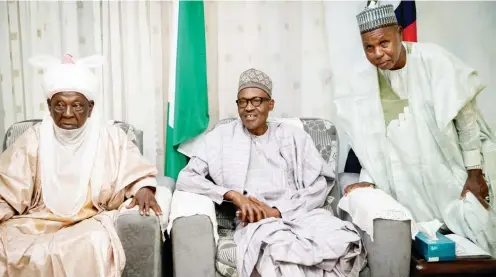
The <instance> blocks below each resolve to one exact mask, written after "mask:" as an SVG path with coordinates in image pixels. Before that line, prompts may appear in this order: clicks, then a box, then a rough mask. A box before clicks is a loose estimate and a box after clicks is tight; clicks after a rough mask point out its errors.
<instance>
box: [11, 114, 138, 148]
mask: <svg viewBox="0 0 496 277" xmlns="http://www.w3.org/2000/svg"><path fill="white" fill-rule="evenodd" d="M39 123H41V119H30V120H25V121H20V122H17V123H14V124H13V125H12V126H10V128H9V129H8V130H7V132H6V133H5V138H4V140H3V147H2V151H5V150H6V149H7V148H8V147H9V146H11V145H12V144H13V143H14V142H15V141H16V140H17V139H18V138H19V137H20V136H21V135H22V134H24V132H25V131H26V130H27V129H29V128H30V127H33V126H34V125H36V124H39ZM114 124H116V125H118V126H119V127H120V128H121V129H122V130H123V131H124V132H125V133H126V134H127V136H128V137H129V139H131V141H132V142H133V143H134V144H135V145H136V146H138V148H139V150H140V152H141V153H142V154H143V131H141V130H138V129H136V128H134V127H133V126H132V125H130V124H127V123H125V122H122V121H114Z"/></svg>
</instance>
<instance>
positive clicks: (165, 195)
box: [119, 185, 172, 241]
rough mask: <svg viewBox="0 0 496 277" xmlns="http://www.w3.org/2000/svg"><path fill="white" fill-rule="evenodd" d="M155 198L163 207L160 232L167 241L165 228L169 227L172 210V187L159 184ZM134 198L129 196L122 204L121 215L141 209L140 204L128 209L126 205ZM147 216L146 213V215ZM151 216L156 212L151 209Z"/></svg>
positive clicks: (163, 239) (160, 217)
mask: <svg viewBox="0 0 496 277" xmlns="http://www.w3.org/2000/svg"><path fill="white" fill-rule="evenodd" d="M155 199H157V203H158V205H159V206H160V208H161V209H162V215H161V216H159V222H160V231H161V232H160V233H161V234H162V241H165V235H164V233H165V230H166V227H167V223H168V219H169V212H170V203H171V201H172V191H171V189H170V188H168V187H166V186H160V185H158V186H157V187H156V192H155ZM132 200H133V199H132V198H129V199H127V200H126V201H125V202H124V203H122V204H121V206H120V208H119V216H120V215H122V214H125V213H134V212H138V210H139V205H136V206H134V207H133V208H132V209H127V208H126V207H127V206H128V205H129V204H131V201H132ZM144 216H146V215H144ZM149 216H155V213H154V212H153V210H151V209H150V215H149Z"/></svg>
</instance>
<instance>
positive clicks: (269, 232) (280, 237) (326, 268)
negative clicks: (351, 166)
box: [176, 68, 365, 277]
mask: <svg viewBox="0 0 496 277" xmlns="http://www.w3.org/2000/svg"><path fill="white" fill-rule="evenodd" d="M236 104H237V106H238V113H239V120H235V121H233V122H231V123H227V124H223V125H220V126H218V127H216V128H215V129H214V130H212V131H210V132H209V133H207V134H206V136H205V140H204V145H203V146H202V147H200V149H198V151H197V153H195V154H194V155H193V156H192V158H191V160H190V162H189V163H188V165H187V166H186V167H185V168H184V169H183V170H182V171H181V172H180V173H179V176H178V179H177V184H176V186H177V189H178V190H181V191H187V192H191V193H196V194H201V195H204V196H207V197H209V198H211V199H212V200H213V201H214V202H216V203H217V204H221V203H223V202H225V201H226V202H232V203H233V204H234V206H235V209H236V215H237V217H236V219H235V225H236V229H235V231H234V241H235V243H236V247H237V248H236V257H237V258H236V268H237V271H238V274H239V276H240V277H250V276H259V275H261V276H292V277H300V276H301V277H304V276H308V277H313V276H315V277H316V276H358V273H359V272H360V270H361V268H362V267H363V265H364V262H365V253H364V250H363V248H362V246H361V241H360V236H359V234H358V233H357V231H356V230H355V228H354V226H353V225H352V224H350V223H348V222H343V221H341V220H340V219H338V218H336V217H334V216H333V215H332V214H331V213H330V212H328V211H327V210H324V209H322V208H321V207H322V206H323V204H324V202H325V199H326V197H327V195H328V194H329V190H330V188H329V187H328V186H327V182H326V179H325V177H329V178H333V177H334V172H332V169H331V168H330V167H328V166H327V164H326V163H325V161H324V160H323V158H322V157H321V155H320V153H319V152H318V151H317V149H316V147H315V145H314V143H313V141H312V139H311V138H310V136H309V135H308V134H307V133H306V132H305V131H304V130H302V129H301V128H297V127H295V126H292V125H289V124H287V123H280V122H279V123H275V122H270V123H268V122H267V118H268V116H269V112H271V111H272V109H273V108H274V105H275V102H274V99H272V81H271V79H270V77H269V76H267V75H266V74H265V73H263V72H262V71H260V70H257V69H253V68H252V69H248V70H247V71H245V72H243V73H242V74H241V76H240V80H239V86H238V99H237V100H236ZM207 175H208V176H209V177H210V179H211V180H212V181H210V180H209V179H207V178H206V176H207ZM252 274H254V275H252ZM258 274H259V275H258Z"/></svg>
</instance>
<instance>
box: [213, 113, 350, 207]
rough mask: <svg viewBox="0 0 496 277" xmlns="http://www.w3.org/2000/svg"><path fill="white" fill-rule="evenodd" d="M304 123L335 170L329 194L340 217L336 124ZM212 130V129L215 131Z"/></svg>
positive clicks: (305, 120) (304, 126) (311, 120)
mask: <svg viewBox="0 0 496 277" xmlns="http://www.w3.org/2000/svg"><path fill="white" fill-rule="evenodd" d="M234 120H236V118H226V119H222V120H220V121H219V122H217V123H216V124H215V125H214V127H213V128H215V127H217V126H219V125H222V124H227V123H229V122H232V121H234ZM300 120H301V122H302V123H303V129H304V130H305V132H307V133H308V134H309V135H310V137H311V138H312V140H313V142H314V143H315V147H316V148H317V150H318V151H319V152H320V154H321V155H322V158H324V161H326V162H327V163H328V164H329V165H330V166H331V167H332V168H334V172H335V174H336V177H335V180H334V181H333V183H332V184H330V185H333V188H332V190H331V192H330V193H329V195H330V196H332V197H333V198H334V200H333V201H332V202H331V203H330V205H331V206H332V211H333V212H334V214H335V215H338V212H337V204H338V202H339V199H340V198H341V195H340V191H339V186H338V183H337V178H338V166H339V163H338V157H339V155H338V150H339V137H338V132H337V130H336V127H335V126H334V124H332V123H331V122H330V121H328V120H325V119H319V118H300ZM213 128H212V129H213Z"/></svg>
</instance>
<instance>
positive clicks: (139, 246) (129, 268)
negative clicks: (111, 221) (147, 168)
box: [2, 119, 166, 277]
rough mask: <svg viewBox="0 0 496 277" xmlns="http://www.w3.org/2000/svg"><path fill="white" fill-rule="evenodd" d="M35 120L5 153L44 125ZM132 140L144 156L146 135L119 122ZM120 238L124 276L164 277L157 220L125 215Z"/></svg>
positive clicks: (13, 135)
mask: <svg viewBox="0 0 496 277" xmlns="http://www.w3.org/2000/svg"><path fill="white" fill-rule="evenodd" d="M40 122H41V120H39V119H33V120H26V121H21V122H18V123H15V124H14V125H12V126H11V127H10V128H9V129H8V130H7V132H6V134H5V138H4V142H3V148H2V149H3V150H2V151H5V150H6V149H7V148H8V147H9V146H10V145H12V144H13V143H14V142H15V141H16V139H17V138H19V137H20V136H21V135H22V134H23V133H24V132H25V131H26V130H28V129H29V128H30V127H32V126H34V125H36V124H38V123H40ZM114 124H117V125H118V126H119V127H120V128H121V129H122V130H124V132H125V133H126V134H127V135H128V137H129V138H130V139H131V140H132V141H133V143H134V144H136V146H138V148H139V150H140V152H141V153H143V132H142V131H140V130H138V129H135V128H134V127H133V126H131V125H129V124H127V123H124V122H120V121H116V122H114ZM157 182H158V185H160V186H165V185H166V184H165V179H157ZM116 229H117V234H118V236H119V238H120V240H121V242H122V245H123V248H124V252H125V254H126V267H125V269H124V273H123V275H122V276H126V277H131V276H147V277H148V276H149V277H161V276H162V270H163V256H164V244H163V242H162V233H161V230H160V222H159V219H158V217H155V216H149V217H147V216H141V215H140V214H139V213H138V212H137V211H134V210H132V211H126V212H124V213H121V214H120V215H119V217H118V219H117V222H116Z"/></svg>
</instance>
